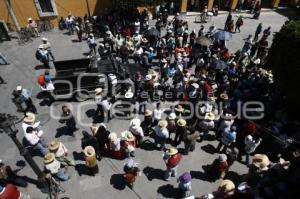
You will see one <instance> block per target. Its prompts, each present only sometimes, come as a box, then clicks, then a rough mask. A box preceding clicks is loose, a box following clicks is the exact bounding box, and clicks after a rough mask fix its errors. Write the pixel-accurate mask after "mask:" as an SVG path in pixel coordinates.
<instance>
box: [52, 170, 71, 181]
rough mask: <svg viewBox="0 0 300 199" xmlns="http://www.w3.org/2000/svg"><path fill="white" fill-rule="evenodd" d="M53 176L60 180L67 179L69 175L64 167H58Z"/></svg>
mask: <svg viewBox="0 0 300 199" xmlns="http://www.w3.org/2000/svg"><path fill="white" fill-rule="evenodd" d="M55 176H56V177H57V178H58V179H59V180H61V181H67V180H69V175H68V174H67V173H66V172H65V170H64V169H59V170H58V172H57V173H56V174H55Z"/></svg>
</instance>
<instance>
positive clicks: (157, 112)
mask: <svg viewBox="0 0 300 199" xmlns="http://www.w3.org/2000/svg"><path fill="white" fill-rule="evenodd" d="M163 112H164V111H163V110H162V109H154V111H153V117H154V119H156V120H161V118H162V114H163Z"/></svg>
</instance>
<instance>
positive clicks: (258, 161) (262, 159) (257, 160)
mask: <svg viewBox="0 0 300 199" xmlns="http://www.w3.org/2000/svg"><path fill="white" fill-rule="evenodd" d="M252 164H253V165H254V166H255V167H257V168H260V169H262V168H265V167H267V166H269V165H270V160H269V158H268V156H267V155H265V154H255V155H254V156H253V159H252Z"/></svg>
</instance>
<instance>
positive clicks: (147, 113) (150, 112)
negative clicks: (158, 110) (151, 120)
mask: <svg viewBox="0 0 300 199" xmlns="http://www.w3.org/2000/svg"><path fill="white" fill-rule="evenodd" d="M144 115H145V116H150V115H152V111H151V110H149V109H147V110H146V111H145V114H144Z"/></svg>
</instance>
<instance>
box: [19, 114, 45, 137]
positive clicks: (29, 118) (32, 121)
mask: <svg viewBox="0 0 300 199" xmlns="http://www.w3.org/2000/svg"><path fill="white" fill-rule="evenodd" d="M29 126H31V127H33V129H35V130H37V131H38V134H40V135H42V134H43V133H44V132H43V130H41V129H40V122H37V121H36V116H35V114H34V113H31V112H27V113H25V116H24V119H23V123H22V129H23V131H24V133H26V130H27V127H29Z"/></svg>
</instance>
